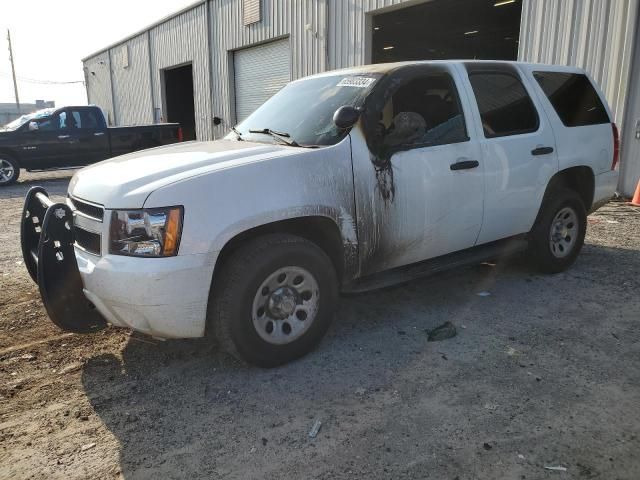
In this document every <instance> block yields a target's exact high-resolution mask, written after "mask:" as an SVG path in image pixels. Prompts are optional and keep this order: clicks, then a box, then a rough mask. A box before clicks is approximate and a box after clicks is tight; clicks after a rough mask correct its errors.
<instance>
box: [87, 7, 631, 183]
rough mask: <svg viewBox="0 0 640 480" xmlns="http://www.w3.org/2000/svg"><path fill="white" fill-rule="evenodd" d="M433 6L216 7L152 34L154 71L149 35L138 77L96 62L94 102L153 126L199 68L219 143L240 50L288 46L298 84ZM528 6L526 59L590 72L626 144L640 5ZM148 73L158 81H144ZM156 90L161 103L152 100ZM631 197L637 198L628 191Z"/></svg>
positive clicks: (197, 10) (205, 134) (199, 91)
mask: <svg viewBox="0 0 640 480" xmlns="http://www.w3.org/2000/svg"><path fill="white" fill-rule="evenodd" d="M424 1H429V0H295V1H293V0H261V2H260V21H259V22H257V23H254V24H251V25H247V26H245V25H244V24H243V12H242V4H243V2H242V1H241V0H208V1H207V2H205V3H202V4H199V5H196V6H194V7H193V8H191V9H190V10H187V11H185V12H182V13H179V14H177V15H176V16H175V17H172V18H169V19H168V20H166V21H164V20H163V21H162V23H160V24H159V25H156V26H153V27H151V28H150V29H149V31H148V36H149V38H150V49H149V50H150V51H151V71H150V72H149V70H148V67H145V66H144V65H145V61H146V62H149V57H148V53H145V51H144V46H143V45H144V43H145V40H144V38H145V37H144V34H141V35H139V36H138V37H135V38H133V39H128V40H127V41H126V43H127V44H130V47H129V48H130V52H129V53H130V57H129V58H130V67H129V69H119V68H118V67H117V65H115V61H114V58H118V55H117V50H118V48H120V46H115V47H112V48H111V49H110V52H103V53H100V54H98V55H96V56H94V57H92V58H89V59H87V60H86V61H85V67H86V68H87V94H88V97H89V101H90V102H92V103H96V104H98V105H100V106H101V107H103V109H105V111H107V112H108V114H109V115H110V117H111V119H112V120H114V118H115V121H116V122H117V124H123V123H142V122H148V121H150V120H151V119H152V118H153V109H154V108H162V105H163V101H162V80H161V77H162V72H161V71H162V69H164V68H169V67H174V66H179V65H181V64H185V63H188V62H192V63H193V74H194V96H195V114H196V132H197V136H198V139H200V140H207V139H212V138H219V137H220V136H222V135H223V134H225V133H226V132H227V131H228V129H229V127H231V126H232V125H233V124H234V123H235V114H234V86H233V79H234V75H233V52H234V51H236V50H239V49H242V48H247V47H250V46H253V45H258V44H261V43H264V42H269V41H274V40H277V39H288V41H289V44H290V51H291V59H290V63H291V78H292V79H296V78H299V77H302V76H305V75H310V74H313V73H317V72H321V71H325V70H330V69H336V68H345V67H350V66H354V65H361V64H364V63H367V61H368V60H369V58H370V50H369V49H370V48H371V45H370V44H371V42H370V35H371V25H370V22H371V17H372V14H374V13H381V12H383V11H389V10H392V9H394V8H402V7H404V6H409V5H413V4H417V3H421V2H424ZM522 2H523V9H522V20H521V34H520V47H519V58H520V59H521V60H526V61H533V62H542V63H560V64H569V65H577V66H580V67H583V68H585V69H586V70H588V71H589V72H590V73H591V75H592V76H593V77H594V78H595V79H596V81H597V82H598V83H599V84H600V85H601V86H602V88H603V90H604V91H605V94H606V96H607V99H608V101H609V103H610V105H611V106H612V109H613V110H614V112H615V117H616V121H617V122H618V124H619V125H621V126H622V125H624V128H625V129H624V130H623V132H622V134H623V136H627V135H630V134H631V132H630V131H628V130H629V128H627V125H628V124H630V122H623V116H624V110H625V102H626V101H627V92H628V91H629V89H630V88H631V86H630V83H629V81H630V80H629V76H630V69H631V63H632V56H633V45H634V31H635V30H634V29H635V26H636V23H637V18H638V12H639V3H640V0H522ZM207 11H209V18H208V19H207V16H206V12H207ZM208 28H210V32H209V34H210V37H209V38H208V37H207V29H208ZM209 41H210V43H211V46H210V54H208V53H207V52H208V51H209V46H208V44H209ZM109 53H111V57H112V63H114V66H113V72H112V75H111V76H112V77H113V84H114V92H113V93H114V97H116V98H117V100H116V105H115V117H114V106H113V105H112V99H111V98H112V97H111V86H110V85H111V78H110V75H109ZM209 61H211V68H212V70H211V72H210V71H209V64H208V62H209ZM101 62H102V63H101ZM145 68H147V70H146V71H147V73H148V74H149V75H147V77H149V80H147V79H146V78H147V77H145V75H144V71H145ZM89 71H93V72H95V75H91V74H90V73H89ZM149 90H151V91H152V95H146V93H147V92H148V91H149ZM127 95H129V96H127ZM147 98H149V100H147ZM151 98H152V99H153V100H152V104H150V102H151ZM214 116H217V117H220V118H221V119H222V123H221V125H219V126H217V127H214V126H213V122H212V119H213V117H214ZM624 155H625V151H624V150H623V163H626V165H627V166H629V165H633V164H634V163H633V162H637V163H638V164H639V165H638V167H637V168H636V169H635V170H638V172H637V173H638V174H640V159H633V158H632V159H627V158H626V157H625V156H624ZM627 166H623V167H624V168H625V170H624V171H625V175H628V172H629V169H628V168H627ZM635 170H634V171H635ZM622 184H623V181H621V185H622ZM624 192H625V193H628V189H627V188H626V187H625V189H624Z"/></svg>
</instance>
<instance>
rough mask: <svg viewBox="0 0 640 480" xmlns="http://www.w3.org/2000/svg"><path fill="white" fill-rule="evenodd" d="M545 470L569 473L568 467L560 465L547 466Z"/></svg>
mask: <svg viewBox="0 0 640 480" xmlns="http://www.w3.org/2000/svg"><path fill="white" fill-rule="evenodd" d="M544 469H545V470H553V471H556V472H566V471H567V467H563V466H560V465H558V466H549V465H545V466H544Z"/></svg>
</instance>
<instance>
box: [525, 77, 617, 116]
mask: <svg viewBox="0 0 640 480" xmlns="http://www.w3.org/2000/svg"><path fill="white" fill-rule="evenodd" d="M533 76H534V77H535V79H536V80H537V81H538V83H539V84H540V86H541V87H542V90H543V91H544V93H545V94H546V95H547V98H548V99H549V101H550V102H551V105H553V108H555V110H556V112H557V113H558V116H559V117H560V120H562V123H564V124H565V126H567V127H579V126H582V125H595V124H598V123H609V122H610V121H611V120H610V119H609V115H608V114H607V110H606V109H605V108H604V105H603V104H602V101H601V100H600V97H599V96H598V93H597V92H596V90H595V88H593V85H591V82H590V81H589V79H588V78H587V76H586V75H583V74H577V73H563V72H534V74H533Z"/></svg>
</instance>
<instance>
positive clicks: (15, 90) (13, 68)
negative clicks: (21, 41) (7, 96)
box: [7, 28, 20, 115]
mask: <svg viewBox="0 0 640 480" xmlns="http://www.w3.org/2000/svg"><path fill="white" fill-rule="evenodd" d="M7 40H8V42H9V61H10V62H11V74H12V75H13V91H14V92H15V94H16V107H17V108H18V115H20V98H19V97H18V83H17V82H16V67H15V65H14V64H13V50H12V49H11V32H10V31H9V29H8V28H7Z"/></svg>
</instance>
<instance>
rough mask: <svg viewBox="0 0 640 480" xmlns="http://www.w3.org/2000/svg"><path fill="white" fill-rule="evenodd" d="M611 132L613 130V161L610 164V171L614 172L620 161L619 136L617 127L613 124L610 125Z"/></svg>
mask: <svg viewBox="0 0 640 480" xmlns="http://www.w3.org/2000/svg"><path fill="white" fill-rule="evenodd" d="M611 130H613V161H612V162H611V170H615V169H616V166H617V165H618V161H619V160H620V135H619V134H618V127H617V126H616V124H615V123H612V124H611Z"/></svg>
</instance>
